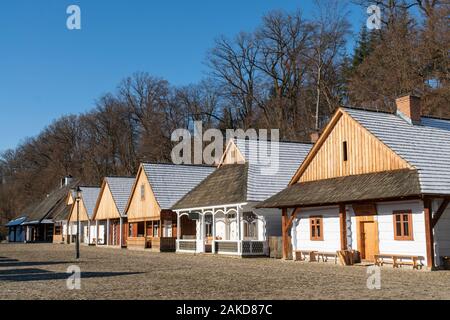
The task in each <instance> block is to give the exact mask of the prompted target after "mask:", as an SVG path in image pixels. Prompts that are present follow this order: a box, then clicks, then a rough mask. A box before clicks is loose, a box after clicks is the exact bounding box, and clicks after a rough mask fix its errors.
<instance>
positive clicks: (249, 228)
mask: <svg viewBox="0 0 450 320" xmlns="http://www.w3.org/2000/svg"><path fill="white" fill-rule="evenodd" d="M257 238H258V217H257V216H256V215H255V214H254V213H253V212H244V239H245V240H256V239H257Z"/></svg>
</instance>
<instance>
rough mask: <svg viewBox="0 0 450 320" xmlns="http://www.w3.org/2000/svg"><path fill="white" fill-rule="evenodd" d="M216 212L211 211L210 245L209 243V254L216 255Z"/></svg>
mask: <svg viewBox="0 0 450 320" xmlns="http://www.w3.org/2000/svg"><path fill="white" fill-rule="evenodd" d="M215 211H216V210H215V209H213V212H212V222H211V223H212V225H211V227H212V243H211V252H212V253H216V212H215Z"/></svg>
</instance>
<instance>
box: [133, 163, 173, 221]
mask: <svg viewBox="0 0 450 320" xmlns="http://www.w3.org/2000/svg"><path fill="white" fill-rule="evenodd" d="M175 178H176V177H174V179H175ZM142 186H143V188H144V198H143V199H142V198H141V188H142ZM125 213H126V215H127V216H128V221H129V222H137V221H146V220H154V219H159V218H160V217H161V207H160V205H159V204H158V201H157V199H156V197H155V194H154V193H153V190H152V187H151V185H150V181H149V179H148V177H147V175H146V174H145V171H144V169H143V166H142V165H141V166H140V168H139V171H138V174H137V179H136V182H135V184H134V186H133V189H132V192H131V197H130V200H129V201H128V205H127V207H126V209H125Z"/></svg>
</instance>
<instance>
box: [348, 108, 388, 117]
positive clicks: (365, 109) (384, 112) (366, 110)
mask: <svg viewBox="0 0 450 320" xmlns="http://www.w3.org/2000/svg"><path fill="white" fill-rule="evenodd" d="M341 108H343V109H344V110H345V109H349V110H356V111H365V112H372V113H381V114H390V115H393V116H395V115H396V114H395V112H391V111H384V110H373V109H367V108H363V107H341Z"/></svg>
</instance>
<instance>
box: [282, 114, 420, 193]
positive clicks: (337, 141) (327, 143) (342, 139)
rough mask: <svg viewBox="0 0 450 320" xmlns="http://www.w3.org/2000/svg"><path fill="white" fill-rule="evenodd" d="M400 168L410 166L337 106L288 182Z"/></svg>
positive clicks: (409, 167) (293, 182)
mask: <svg viewBox="0 0 450 320" xmlns="http://www.w3.org/2000/svg"><path fill="white" fill-rule="evenodd" d="M344 149H346V151H345V150H344ZM345 153H346V158H347V160H345V159H344V158H345ZM400 169H414V168H413V167H412V166H411V165H410V164H409V163H408V162H407V161H406V160H404V159H403V158H401V157H400V156H399V155H397V154H396V153H395V152H394V151H392V149H390V148H389V147H387V146H386V145H385V144H384V143H383V142H381V141H380V140H379V139H378V138H376V137H375V136H374V135H373V134H372V133H371V132H370V131H368V130H367V129H366V128H364V127H363V126H362V125H361V124H360V123H358V122H357V121H356V120H354V119H353V118H352V117H351V116H350V115H349V114H348V113H346V112H345V111H344V110H343V109H338V111H337V112H336V113H335V115H334V116H333V118H332V120H331V121H330V123H329V124H328V125H327V127H326V128H325V129H324V132H323V134H322V136H321V137H320V139H319V140H318V141H317V143H316V144H315V145H314V147H313V149H312V150H311V152H310V154H309V155H308V156H307V157H306V159H305V161H304V162H303V164H302V165H301V166H300V168H299V169H298V170H297V172H296V174H295V175H294V177H293V178H292V180H291V182H290V185H292V184H295V183H297V182H310V181H317V180H324V179H331V178H338V177H346V176H351V175H359V174H367V173H375V172H383V171H392V170H400Z"/></svg>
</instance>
